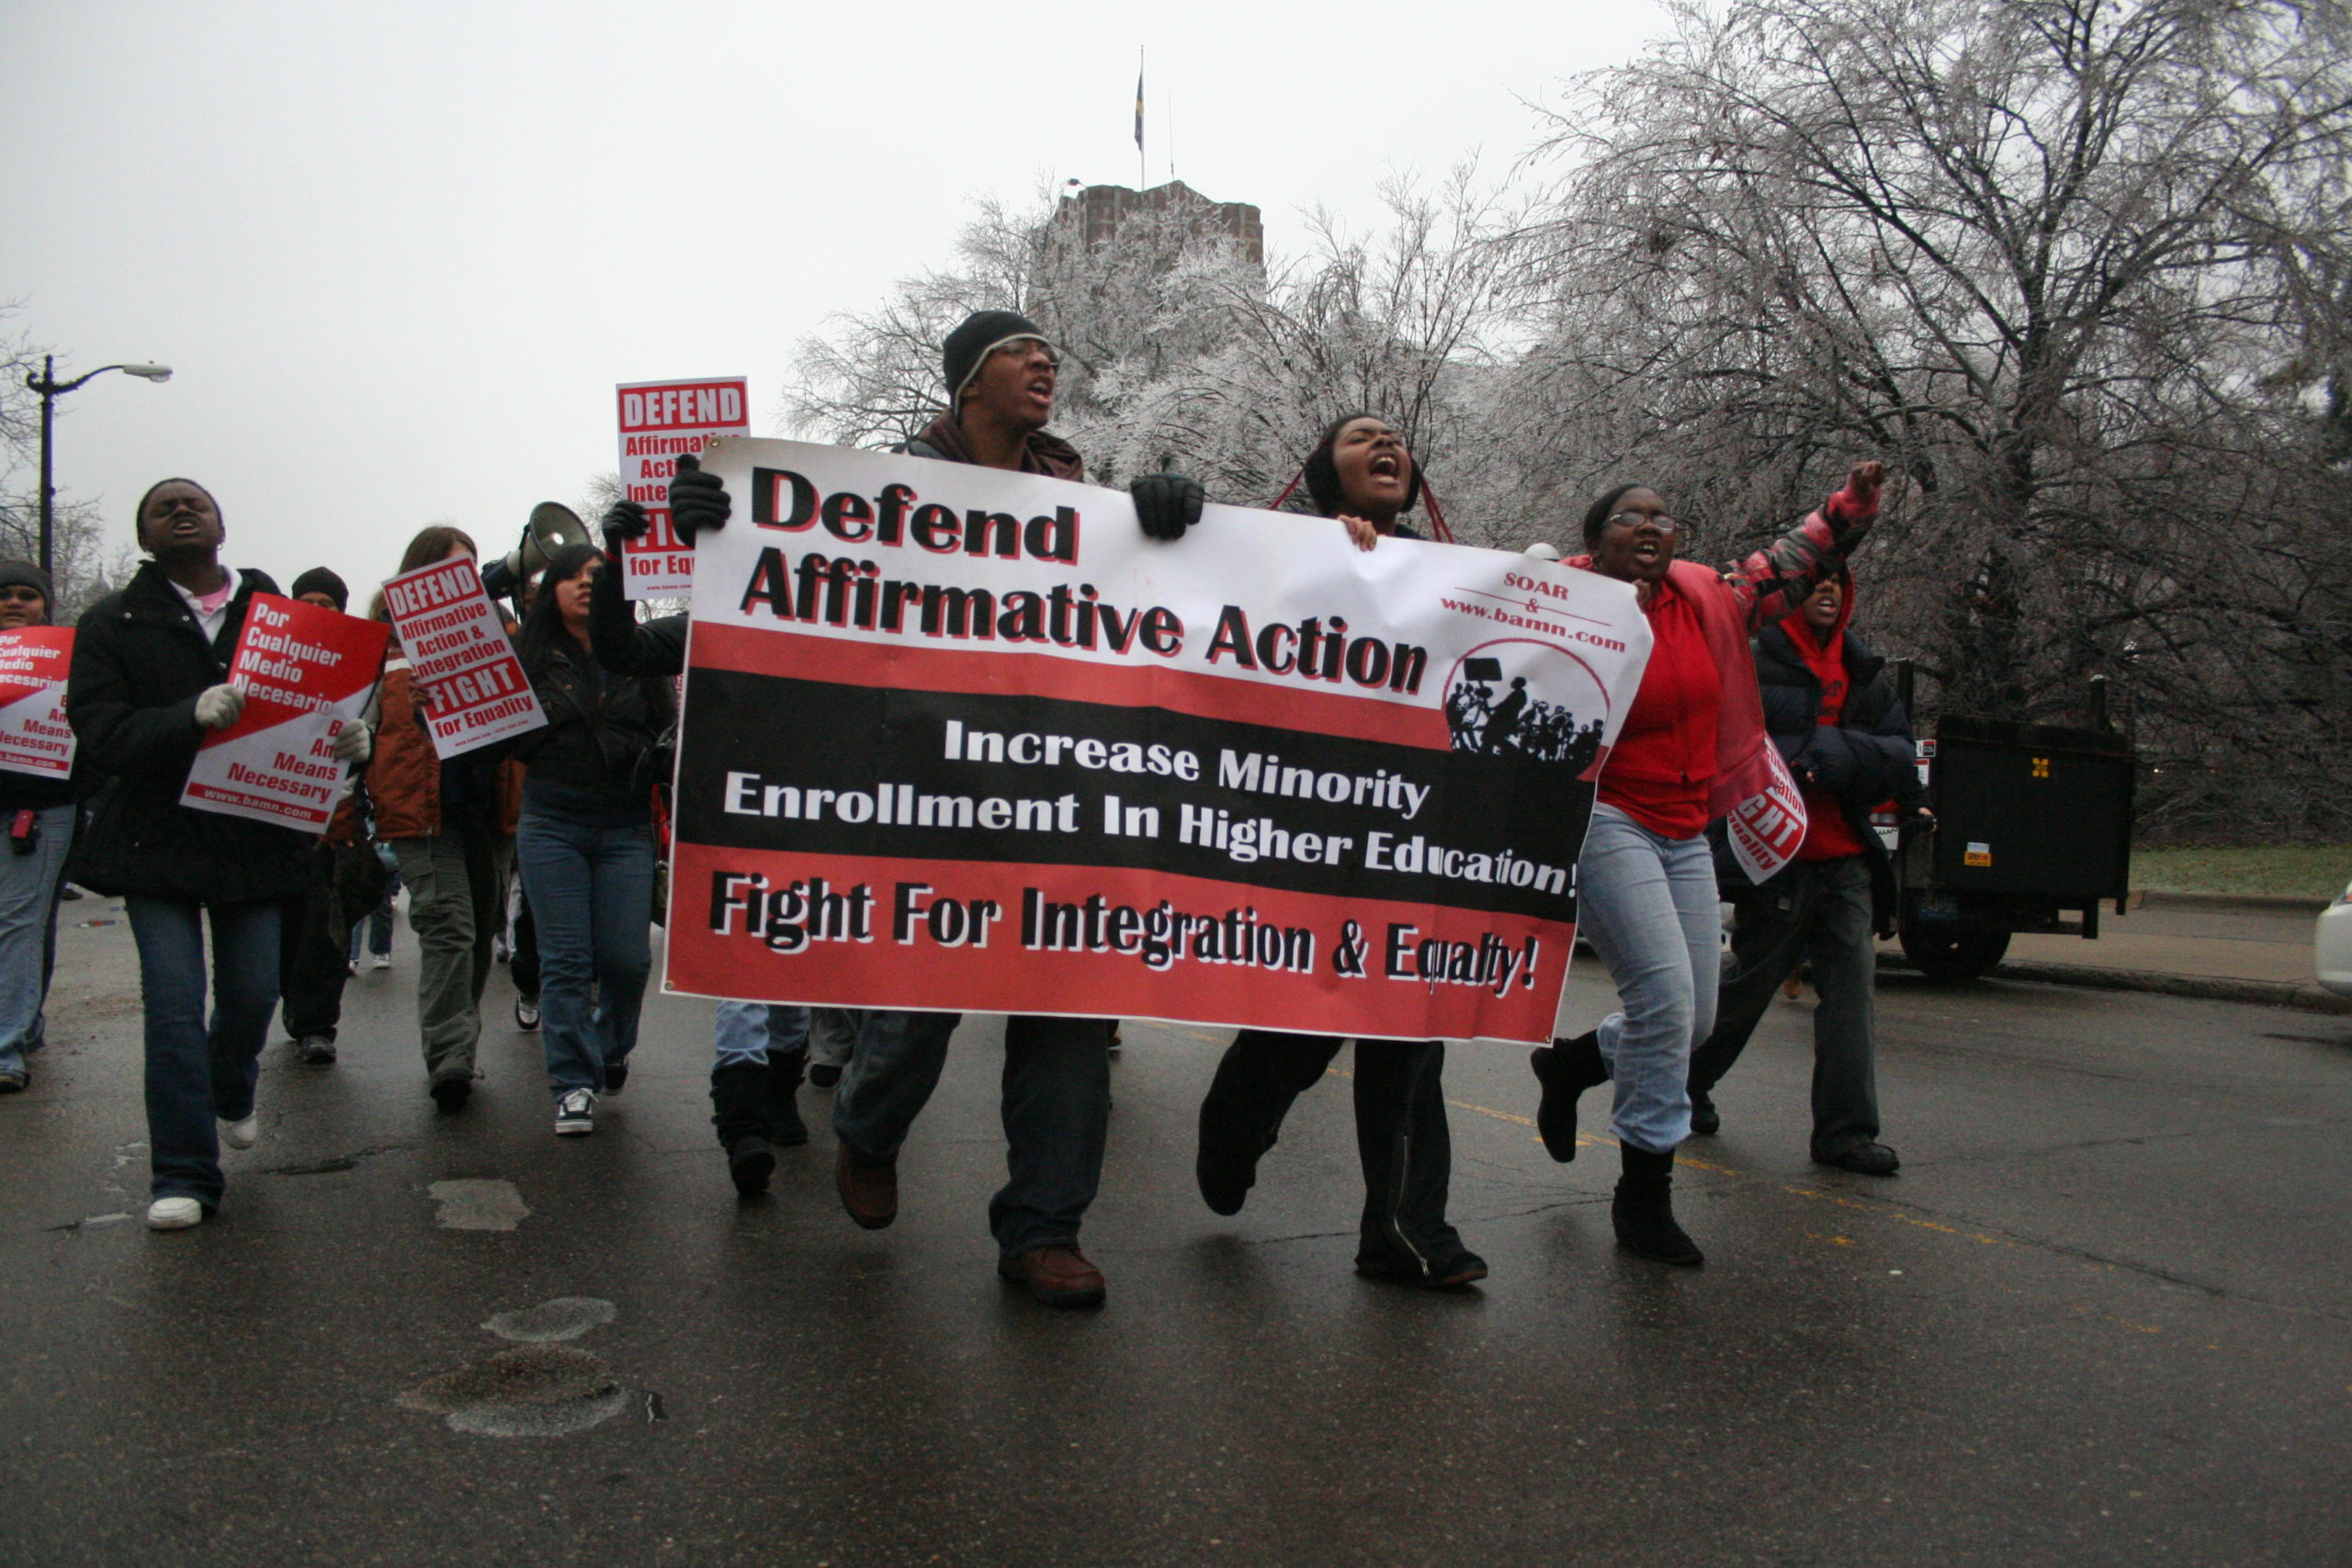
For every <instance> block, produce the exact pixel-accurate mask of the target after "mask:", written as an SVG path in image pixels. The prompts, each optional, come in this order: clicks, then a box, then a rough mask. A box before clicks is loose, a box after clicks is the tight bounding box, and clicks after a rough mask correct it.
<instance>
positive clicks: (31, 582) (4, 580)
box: [0, 560, 57, 615]
mask: <svg viewBox="0 0 2352 1568" xmlns="http://www.w3.org/2000/svg"><path fill="white" fill-rule="evenodd" d="M0 588H35V589H39V590H40V596H41V599H42V600H43V602H45V603H46V604H47V605H48V606H49V613H50V614H51V615H54V614H56V612H57V589H56V587H55V585H53V584H52V583H51V581H49V573H47V572H45V571H43V570H41V569H40V568H39V567H37V566H35V565H34V564H33V563H32V562H30V561H28V560H0Z"/></svg>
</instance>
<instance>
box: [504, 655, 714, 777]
mask: <svg viewBox="0 0 2352 1568" xmlns="http://www.w3.org/2000/svg"><path fill="white" fill-rule="evenodd" d="M526 669H527V670H528V672H529V674H530V677H531V686H532V688H533V690H535V691H537V693H538V695H539V705H540V706H541V707H544V708H545V709H547V714H548V722H547V728H544V729H534V730H530V731H527V732H526V733H525V734H524V735H523V736H522V737H521V738H520V739H517V740H516V741H515V746H514V755H515V756H517V757H519V758H521V759H522V760H523V761H524V762H525V763H526V765H527V766H528V767H529V768H530V773H529V775H528V776H527V777H526V779H525V780H524V784H523V790H524V799H525V800H526V802H527V801H528V800H529V799H530V798H531V789H532V785H533V784H551V785H554V786H556V787H557V788H559V789H561V790H564V791H566V792H569V793H571V794H574V795H602V796H604V797H605V798H606V799H608V800H613V801H619V800H622V799H623V798H624V797H626V798H627V799H628V800H631V801H633V802H634V803H636V804H638V805H645V804H647V803H649V802H650V800H651V798H652V786H653V784H654V782H655V779H654V773H655V772H656V771H658V767H659V764H658V762H649V761H648V754H649V753H650V752H652V751H653V750H655V748H656V746H657V745H658V744H659V743H660V742H661V741H662V739H663V738H664V736H665V735H666V734H667V733H668V731H669V728H670V726H671V724H672V723H673V721H674V720H675V719H676V717H677V705H676V704H675V702H673V700H672V697H671V694H670V682H668V681H666V680H643V679H635V678H631V677H628V676H616V675H608V674H605V673H604V672H603V671H600V670H599V669H597V667H596V661H595V660H594V659H593V658H592V657H591V656H590V654H589V650H588V649H583V648H581V647H579V646H578V645H577V644H575V643H572V641H571V638H570V637H564V638H563V639H562V641H561V642H560V643H559V644H558V645H557V646H556V647H555V648H553V649H549V650H548V651H547V652H546V653H544V654H542V655H540V656H539V657H538V658H537V660H534V661H532V662H530V663H529V664H527V665H526Z"/></svg>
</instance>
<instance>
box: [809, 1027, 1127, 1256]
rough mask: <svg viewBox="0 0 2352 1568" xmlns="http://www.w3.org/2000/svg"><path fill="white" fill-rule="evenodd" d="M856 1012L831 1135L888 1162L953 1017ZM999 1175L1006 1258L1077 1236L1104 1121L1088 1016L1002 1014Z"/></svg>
mask: <svg viewBox="0 0 2352 1568" xmlns="http://www.w3.org/2000/svg"><path fill="white" fill-rule="evenodd" d="M853 1016H855V1017H857V1018H858V1020H859V1023H858V1033H857V1048H856V1049H855V1050H854V1051H853V1052H852V1053H851V1055H850V1059H849V1065H848V1066H845V1067H843V1068H842V1081H841V1083H840V1085H839V1087H838V1088H836V1089H834V1091H833V1135H834V1136H835V1137H836V1138H838V1139H839V1140H840V1141H841V1142H842V1144H843V1145H847V1146H848V1148H849V1150H850V1152H851V1154H852V1156H854V1157H858V1158H862V1159H865V1160H869V1161H873V1160H887V1159H895V1158H897V1157H898V1153H899V1145H902V1144H904V1143H905V1142H906V1139H907V1129H908V1128H909V1127H910V1126H912V1125H913V1124H914V1119H915V1117H916V1115H917V1113H919V1112H920V1111H922V1108H923V1105H924V1104H925V1102H927V1101H928V1100H930V1099H931V1091H932V1090H933V1089H935V1088H937V1087H938V1084H939V1073H940V1069H941V1068H942V1067H944V1066H946V1063H947V1040H948V1036H950V1035H952V1034H954V1033H955V1032H956V1022H957V1021H958V1019H959V1018H960V1017H961V1016H962V1015H961V1014H958V1013H952V1012H898V1011H885V1010H868V1011H866V1012H864V1013H861V1014H855V1015H853ZM1002 1116H1003V1121H1004V1137H1005V1144H1006V1148H1005V1169H1006V1180H1005V1184H1004V1186H1003V1187H1002V1188H1001V1189H1000V1190H998V1192H997V1194H996V1196H995V1197H993V1198H991V1199H989V1230H990V1231H991V1232H992V1233H994V1235H995V1236H996V1244H997V1249H998V1250H999V1251H1000V1252H1001V1253H1002V1254H1003V1255H1004V1256H1005V1257H1007V1258H1016V1257H1018V1256H1020V1255H1021V1254H1022V1253H1024V1252H1027V1251H1030V1250H1031V1249H1033V1248H1035V1247H1049V1246H1056V1245H1069V1244H1071V1243H1075V1242H1076V1241H1077V1240H1078V1225H1079V1221H1080V1218H1081V1217H1083V1216H1084V1214H1085V1213H1086V1207H1087V1205H1088V1204H1090V1203H1091V1202H1093V1201H1094V1193H1095V1190H1096V1189H1097V1188H1099V1187H1100V1186H1101V1185H1102V1182H1103V1145H1104V1144H1105V1142H1106V1141H1107V1138H1108V1134H1109V1131H1110V1122H1111V1026H1110V1023H1109V1021H1107V1020H1104V1019H1099V1018H1030V1017H1020V1018H1009V1019H1007V1020H1005V1021H1004V1087H1003V1100H1002Z"/></svg>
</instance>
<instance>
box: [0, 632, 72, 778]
mask: <svg viewBox="0 0 2352 1568" xmlns="http://www.w3.org/2000/svg"><path fill="white" fill-rule="evenodd" d="M73 666H74V628H73V627H71V626H22V627H19V628H18V629H17V630H15V631H9V632H0V771H6V772H7V773H33V774H37V775H39V776H40V777H42V778H49V779H62V778H65V777H68V776H69V775H71V774H72V773H73V772H74V730H73V728H72V727H71V726H70V725H68V724H67V723H66V722H65V677H66V675H67V674H68V672H70V671H72V669H73Z"/></svg>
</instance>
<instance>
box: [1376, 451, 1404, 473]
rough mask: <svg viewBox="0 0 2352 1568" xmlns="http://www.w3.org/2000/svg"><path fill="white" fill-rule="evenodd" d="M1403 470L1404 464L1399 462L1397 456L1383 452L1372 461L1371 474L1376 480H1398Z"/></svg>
mask: <svg viewBox="0 0 2352 1568" xmlns="http://www.w3.org/2000/svg"><path fill="white" fill-rule="evenodd" d="M1403 469H1404V464H1403V463H1402V462H1400V461H1399V460H1398V458H1397V454H1395V453H1394V452H1383V453H1381V454H1380V455H1379V456H1378V457H1374V459H1373V460H1372V466H1371V469H1370V472H1371V474H1372V476H1373V478H1374V479H1396V478H1397V477H1398V476H1399V474H1400V473H1402V471H1403Z"/></svg>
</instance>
